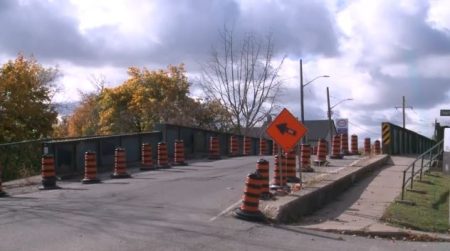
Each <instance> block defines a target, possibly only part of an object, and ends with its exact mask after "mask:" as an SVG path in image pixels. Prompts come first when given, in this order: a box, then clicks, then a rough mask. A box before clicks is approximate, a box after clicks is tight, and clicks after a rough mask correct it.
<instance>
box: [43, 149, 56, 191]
mask: <svg viewBox="0 0 450 251" xmlns="http://www.w3.org/2000/svg"><path fill="white" fill-rule="evenodd" d="M41 174H42V186H40V187H39V189H40V190H51V189H59V188H60V187H59V186H57V185H56V172H55V159H54V158H53V155H50V154H46V155H44V156H42V159H41Z"/></svg>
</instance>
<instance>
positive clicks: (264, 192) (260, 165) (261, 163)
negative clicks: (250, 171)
mask: <svg viewBox="0 0 450 251" xmlns="http://www.w3.org/2000/svg"><path fill="white" fill-rule="evenodd" d="M256 171H257V172H258V173H259V174H260V175H261V180H260V184H261V199H263V200H266V199H270V198H272V194H271V193H270V190H269V161H267V160H265V159H260V160H258V162H257V163H256Z"/></svg>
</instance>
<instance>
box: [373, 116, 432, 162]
mask: <svg viewBox="0 0 450 251" xmlns="http://www.w3.org/2000/svg"><path fill="white" fill-rule="evenodd" d="M381 135H382V139H383V141H382V149H383V153H385V154H390V155H396V154H397V155H404V154H421V153H423V152H425V151H426V150H427V149H430V148H431V147H433V146H434V145H435V144H436V143H437V141H435V140H433V139H430V138H428V137H425V136H423V135H420V134H418V133H417V132H414V131H411V130H408V129H405V128H403V127H400V126H397V125H394V124H392V123H389V122H383V123H382V124H381Z"/></svg>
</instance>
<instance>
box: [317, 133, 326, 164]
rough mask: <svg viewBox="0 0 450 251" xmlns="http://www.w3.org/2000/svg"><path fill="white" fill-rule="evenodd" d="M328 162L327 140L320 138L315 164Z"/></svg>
mask: <svg viewBox="0 0 450 251" xmlns="http://www.w3.org/2000/svg"><path fill="white" fill-rule="evenodd" d="M326 164H327V141H326V140H324V139H319V142H318V146H317V157H316V159H315V160H314V165H316V166H323V165H326Z"/></svg>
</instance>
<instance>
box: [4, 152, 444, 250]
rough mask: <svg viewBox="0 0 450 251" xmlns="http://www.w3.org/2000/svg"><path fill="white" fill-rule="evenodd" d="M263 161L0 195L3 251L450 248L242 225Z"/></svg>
mask: <svg viewBox="0 0 450 251" xmlns="http://www.w3.org/2000/svg"><path fill="white" fill-rule="evenodd" d="M257 159H258V157H239V158H233V159H228V160H219V161H214V162H208V161H204V162H196V163H192V164H191V165H189V166H183V167H173V168H171V169H164V170H157V171H150V172H135V173H133V178H132V179H122V180H111V179H105V180H104V182H103V183H102V184H92V185H81V184H80V183H78V182H60V183H59V185H60V186H62V187H63V189H61V190H52V191H31V192H28V193H23V194H15V195H14V196H12V197H9V198H0V251H10V250H11V251H13V250H14V251H19V250H46V251H53V250H54V251H60V250H63V251H71V250H83V251H88V250H96V251H101V250H121V251H124V250H424V249H427V250H448V247H449V246H450V244H448V243H418V242H403V241H392V240H382V239H367V238H364V237H354V236H346V235H337V234H330V233H323V232H316V231H311V230H305V229H303V228H301V227H298V226H285V225H280V226H274V225H267V224H258V223H251V222H246V221H242V220H237V219H235V218H234V217H232V216H231V215H230V211H229V210H228V209H231V208H233V207H234V206H237V205H239V204H240V203H239V200H240V197H241V195H242V191H243V188H244V181H245V177H246V175H247V174H248V173H249V172H251V171H253V170H254V169H255V163H256V161H257Z"/></svg>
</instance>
